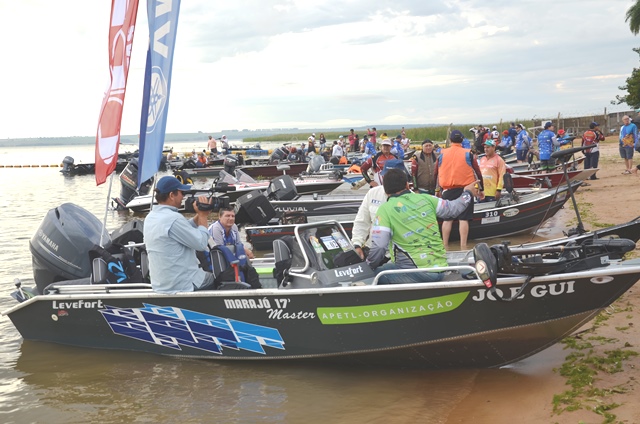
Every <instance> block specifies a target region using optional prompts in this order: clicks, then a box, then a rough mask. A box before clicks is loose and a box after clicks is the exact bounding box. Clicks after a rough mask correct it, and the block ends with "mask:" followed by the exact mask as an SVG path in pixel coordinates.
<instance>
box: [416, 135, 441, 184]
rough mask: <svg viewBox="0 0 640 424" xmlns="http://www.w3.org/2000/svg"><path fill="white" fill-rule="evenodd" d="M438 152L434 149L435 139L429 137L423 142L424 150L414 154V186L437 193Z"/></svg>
mask: <svg viewBox="0 0 640 424" xmlns="http://www.w3.org/2000/svg"><path fill="white" fill-rule="evenodd" d="M437 160H438V154H437V153H436V152H434V151H433V141H431V140H429V139H428V138H427V139H426V140H424V141H423V142H422V151H421V152H420V154H419V155H414V156H413V159H412V161H411V176H412V177H413V188H414V189H416V190H417V189H421V190H425V191H426V192H427V193H429V194H431V195H434V196H435V194H436V175H435V174H436V162H437Z"/></svg>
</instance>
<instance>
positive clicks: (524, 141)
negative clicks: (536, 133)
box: [516, 124, 531, 163]
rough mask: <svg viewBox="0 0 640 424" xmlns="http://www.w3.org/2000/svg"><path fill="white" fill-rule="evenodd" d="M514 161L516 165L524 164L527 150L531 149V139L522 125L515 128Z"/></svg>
mask: <svg viewBox="0 0 640 424" xmlns="http://www.w3.org/2000/svg"><path fill="white" fill-rule="evenodd" d="M516 132H517V133H518V136H517V137H516V159H517V160H518V163H524V162H525V161H526V160H527V155H528V154H529V149H531V137H529V134H528V133H527V129H526V128H525V127H524V125H522V124H518V125H517V126H516Z"/></svg>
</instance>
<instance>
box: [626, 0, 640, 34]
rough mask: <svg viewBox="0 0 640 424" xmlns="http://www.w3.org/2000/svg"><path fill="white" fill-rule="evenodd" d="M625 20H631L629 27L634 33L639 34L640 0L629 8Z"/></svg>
mask: <svg viewBox="0 0 640 424" xmlns="http://www.w3.org/2000/svg"><path fill="white" fill-rule="evenodd" d="M624 21H625V22H629V29H630V30H631V32H632V33H633V34H634V35H638V33H639V32H640V0H636V3H635V4H634V5H633V6H631V7H630V8H629V10H627V19H625V20H624Z"/></svg>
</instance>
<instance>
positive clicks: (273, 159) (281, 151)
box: [269, 147, 289, 164]
mask: <svg viewBox="0 0 640 424" xmlns="http://www.w3.org/2000/svg"><path fill="white" fill-rule="evenodd" d="M288 155H289V149H287V148H286V147H278V148H277V149H275V150H274V151H273V153H271V156H270V157H269V163H270V164H274V163H280V161H283V160H284V159H285V158H286V157H287V156H288Z"/></svg>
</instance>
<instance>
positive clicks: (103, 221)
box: [100, 172, 115, 247]
mask: <svg viewBox="0 0 640 424" xmlns="http://www.w3.org/2000/svg"><path fill="white" fill-rule="evenodd" d="M113 174H115V172H112V173H111V177H110V178H109V191H108V192H107V204H106V206H105V208H104V219H103V220H102V231H101V232H100V247H104V241H103V236H104V233H105V232H106V231H107V213H108V212H109V200H110V199H111V187H112V186H113Z"/></svg>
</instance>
